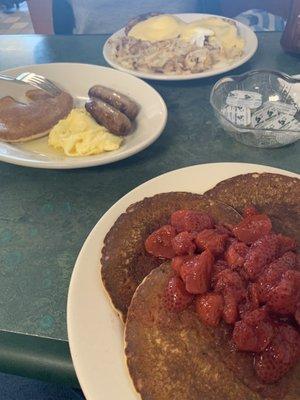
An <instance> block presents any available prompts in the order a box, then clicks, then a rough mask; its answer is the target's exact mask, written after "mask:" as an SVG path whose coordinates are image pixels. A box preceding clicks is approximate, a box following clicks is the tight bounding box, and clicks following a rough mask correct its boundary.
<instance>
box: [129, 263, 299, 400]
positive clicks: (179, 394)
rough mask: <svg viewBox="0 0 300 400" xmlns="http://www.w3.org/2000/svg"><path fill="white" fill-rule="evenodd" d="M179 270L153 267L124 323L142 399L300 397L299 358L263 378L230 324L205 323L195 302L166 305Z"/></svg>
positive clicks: (287, 399)
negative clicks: (237, 347)
mask: <svg viewBox="0 0 300 400" xmlns="http://www.w3.org/2000/svg"><path fill="white" fill-rule="evenodd" d="M173 274H174V271H173V270H172V268H171V267H170V265H169V263H164V264H162V265H161V266H160V267H158V268H156V269H155V270H153V271H152V272H151V273H150V274H149V275H148V276H147V277H146V278H145V279H144V281H143V282H142V283H141V284H140V286H139V287H138V289H137V290H136V292H135V294H134V296H133V298H132V302H131V305H130V307H129V310H128V315H127V320H126V326H125V353H126V357H127V364H128V369H129V372H130V375H131V378H132V381H133V384H134V386H135V388H136V390H137V391H138V392H139V393H140V394H141V397H142V399H143V400H169V399H172V400H199V399H201V400H216V399H218V400H219V399H222V400H240V399H243V400H261V399H278V400H279V399H282V400H296V399H299V398H300V380H299V374H300V364H299V363H298V365H297V366H296V368H294V369H293V370H292V371H291V372H290V373H289V374H288V375H287V376H285V377H284V378H283V379H282V380H281V381H280V382H279V383H277V384H272V385H266V384H262V383H260V382H259V381H258V380H257V379H256V376H255V374H254V369H253V360H252V356H251V354H248V353H240V352H236V351H233V350H232V346H231V342H230V337H231V328H230V327H229V326H228V325H226V324H220V325H219V327H218V328H210V327H207V326H205V325H204V324H202V323H201V322H200V321H199V319H198V318H197V315H196V313H195V312H194V308H193V305H192V306H190V307H189V308H188V309H186V310H185V311H183V312H182V313H179V314H176V313H171V312H169V311H167V310H166V309H165V308H164V307H163V306H162V296H163V292H164V288H165V286H166V284H167V281H168V280H169V278H170V277H171V276H173Z"/></svg>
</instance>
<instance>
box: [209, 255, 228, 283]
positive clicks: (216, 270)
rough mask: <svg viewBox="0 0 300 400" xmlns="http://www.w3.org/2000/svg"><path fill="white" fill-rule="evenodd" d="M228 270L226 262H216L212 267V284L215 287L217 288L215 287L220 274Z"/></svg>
mask: <svg viewBox="0 0 300 400" xmlns="http://www.w3.org/2000/svg"><path fill="white" fill-rule="evenodd" d="M227 268H228V264H227V262H226V261H224V260H217V261H215V263H214V265H213V267H212V273H211V284H212V286H213V287H215V285H216V283H217V280H218V274H219V273H220V272H221V271H223V270H224V269H227Z"/></svg>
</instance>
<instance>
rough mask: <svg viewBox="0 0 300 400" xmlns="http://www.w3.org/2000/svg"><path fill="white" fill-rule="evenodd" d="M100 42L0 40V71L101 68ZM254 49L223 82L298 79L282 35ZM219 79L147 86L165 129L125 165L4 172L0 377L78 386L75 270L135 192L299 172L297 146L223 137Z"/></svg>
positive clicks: (96, 38) (264, 38)
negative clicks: (242, 77) (171, 178)
mask: <svg viewBox="0 0 300 400" xmlns="http://www.w3.org/2000/svg"><path fill="white" fill-rule="evenodd" d="M106 39H107V35H80V36H76V35H73V36H54V35H53V36H42V35H20V36H6V35H3V36H0V70H4V69H8V68H13V67H17V66H21V65H28V64H39V63H53V62H76V63H89V64H97V65H106V63H105V61H104V59H103V56H102V46H103V44H104V42H105V40H106ZM258 40H259V47H258V50H257V52H256V54H255V55H254V57H253V58H252V59H251V60H250V61H249V62H247V63H246V64H244V65H243V66H241V67H239V68H238V69H236V70H234V71H232V72H230V73H228V74H227V75H229V74H240V73H243V72H246V71H249V70H252V69H258V68H268V69H275V70H279V71H283V72H285V73H287V74H291V75H293V74H300V59H299V58H297V57H295V56H292V55H289V54H286V53H284V52H283V50H282V49H281V47H280V43H279V40H280V33H275V32H264V33H259V34H258ZM219 78H220V76H214V77H211V78H207V79H198V80H192V81H174V82H171V81H149V84H150V85H152V86H153V87H154V88H155V89H156V90H157V91H158V92H159V93H160V94H161V95H162V97H163V98H164V100H165V102H166V104H167V108H168V122H167V125H166V127H165V130H164V132H163V134H162V135H161V136H160V138H159V139H158V140H157V141H156V142H155V143H153V144H152V145H151V146H150V147H149V148H147V149H145V150H144V151H142V152H140V153H138V154H136V155H134V156H132V157H130V158H128V159H126V160H122V161H119V162H116V163H113V164H109V165H104V166H99V167H93V168H87V169H77V170H76V169H75V170H42V169H32V168H25V167H20V166H16V165H11V164H7V163H0V371H2V372H7V373H13V374H18V375H23V376H28V377H33V378H39V379H44V380H48V381H51V382H60V383H67V384H69V385H72V386H77V385H78V381H77V379H76V375H75V371H74V368H73V365H72V361H71V357H70V353H69V347H68V337H67V326H66V302H67V294H68V286H69V282H70V278H71V274H72V270H73V267H74V263H75V261H76V257H77V255H78V253H79V251H80V249H81V246H82V244H83V242H84V240H85V239H86V237H87V235H88V234H89V232H90V231H91V229H92V228H93V226H94V225H95V224H96V222H97V221H98V220H99V218H100V217H101V216H102V215H103V214H104V212H105V211H106V210H108V209H109V208H110V207H111V206H112V205H113V204H114V203H115V202H116V201H117V200H118V199H119V198H120V197H122V196H123V195H125V194H126V193H127V192H129V191H130V190H131V189H133V188H134V187H136V186H138V185H140V184H141V183H143V182H145V181H147V180H148V179H151V178H153V177H155V176H157V175H160V174H162V173H165V172H168V171H171V170H174V169H177V168H182V167H185V166H189V165H194V164H202V163H211V162H230V161H232V162H246V163H255V164H264V165H269V166H274V167H279V168H283V169H286V170H289V171H293V172H299V170H300V161H299V151H300V142H299V141H298V142H297V143H294V144H292V145H289V146H286V147H282V148H278V149H259V148H254V147H247V146H245V145H243V144H240V143H238V142H236V141H234V139H232V138H231V137H229V136H228V135H227V134H226V133H225V132H224V131H223V129H222V128H221V126H220V125H219V123H218V122H217V120H216V118H215V116H214V114H213V110H212V108H211V106H210V104H209V95H210V91H211V89H212V86H213V84H214V83H215V82H216V81H217V80H218V79H219ZM78 79H84V76H78ZM86 268H89V266H88V265H86Z"/></svg>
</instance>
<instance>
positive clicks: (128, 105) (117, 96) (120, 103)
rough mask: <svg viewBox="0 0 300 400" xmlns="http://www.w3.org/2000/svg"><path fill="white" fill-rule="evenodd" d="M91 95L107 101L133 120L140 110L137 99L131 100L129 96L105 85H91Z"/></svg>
mask: <svg viewBox="0 0 300 400" xmlns="http://www.w3.org/2000/svg"><path fill="white" fill-rule="evenodd" d="M89 96H90V97H97V98H99V99H101V100H103V101H105V103H108V104H110V105H111V106H113V107H115V108H116V109H117V110H119V111H121V112H122V113H124V114H126V115H127V117H128V118H129V119H131V120H134V119H135V117H136V116H137V114H138V112H139V106H138V105H137V104H136V102H135V101H133V100H131V99H130V98H129V97H128V96H125V95H124V94H122V93H119V92H116V91H115V90H112V89H109V88H107V87H105V86H101V85H95V86H93V87H91V88H90V90H89Z"/></svg>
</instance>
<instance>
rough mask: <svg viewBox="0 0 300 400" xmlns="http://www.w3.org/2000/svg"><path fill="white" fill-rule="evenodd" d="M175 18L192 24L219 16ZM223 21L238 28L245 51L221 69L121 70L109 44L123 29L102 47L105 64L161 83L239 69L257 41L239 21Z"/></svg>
mask: <svg viewBox="0 0 300 400" xmlns="http://www.w3.org/2000/svg"><path fill="white" fill-rule="evenodd" d="M174 15H176V16H177V17H179V18H181V19H182V20H183V21H185V22H192V21H195V20H197V19H201V18H207V17H220V16H219V15H211V14H174ZM222 18H223V19H225V20H228V21H231V22H234V23H235V24H236V26H237V28H238V31H239V34H240V35H241V37H242V38H243V39H244V40H245V49H244V55H243V56H242V57H240V58H238V59H237V60H235V61H234V62H232V63H228V64H227V65H226V66H222V67H215V68H214V67H212V68H211V69H209V70H207V71H203V72H199V73H195V74H188V75H166V74H161V73H150V72H149V73H148V72H142V71H135V70H130V69H127V68H123V67H122V66H121V65H120V64H118V63H117V62H115V61H114V59H113V57H112V52H113V51H114V48H113V46H112V45H111V44H109V42H108V41H109V40H110V39H116V38H118V37H119V36H123V35H124V28H123V29H120V30H119V31H117V32H116V33H114V34H113V35H112V36H111V37H110V38H109V39H108V40H107V41H106V43H105V44H104V47H103V56H104V58H105V60H106V61H107V63H108V64H109V65H111V66H112V67H114V68H116V69H118V70H120V71H124V72H128V73H130V74H132V75H135V76H138V77H140V78H145V79H156V80H163V81H184V80H189V79H198V78H207V77H208V76H214V75H218V74H223V73H225V72H228V71H231V70H232V69H234V68H237V67H239V66H240V65H242V64H244V63H245V62H247V61H248V60H249V59H250V58H251V57H252V56H253V55H254V53H255V52H256V50H257V47H258V41H257V37H256V34H255V33H254V32H253V31H252V30H251V29H250V28H249V27H248V26H246V25H244V24H242V23H241V22H239V21H234V20H232V19H230V18H225V17H222Z"/></svg>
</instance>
